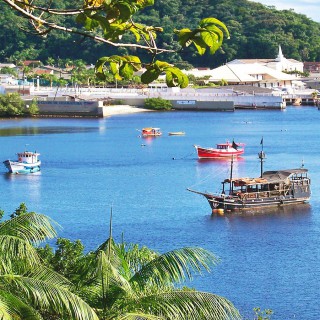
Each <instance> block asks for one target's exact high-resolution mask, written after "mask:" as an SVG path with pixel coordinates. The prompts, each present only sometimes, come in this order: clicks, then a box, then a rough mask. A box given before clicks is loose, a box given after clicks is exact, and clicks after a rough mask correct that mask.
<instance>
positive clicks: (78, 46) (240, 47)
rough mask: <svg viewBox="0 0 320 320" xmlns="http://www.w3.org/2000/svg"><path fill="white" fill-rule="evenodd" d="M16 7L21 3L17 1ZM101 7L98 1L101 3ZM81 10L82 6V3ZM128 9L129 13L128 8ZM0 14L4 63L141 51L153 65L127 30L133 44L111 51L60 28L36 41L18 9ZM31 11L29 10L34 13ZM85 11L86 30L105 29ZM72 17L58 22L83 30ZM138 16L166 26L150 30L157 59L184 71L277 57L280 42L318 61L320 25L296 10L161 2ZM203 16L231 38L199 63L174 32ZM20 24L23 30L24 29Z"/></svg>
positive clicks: (225, 0)
mask: <svg viewBox="0 0 320 320" xmlns="http://www.w3.org/2000/svg"><path fill="white" fill-rule="evenodd" d="M139 2H140V3H142V4H143V5H146V4H148V3H151V1H139ZM14 3H16V4H19V2H18V1H15V2H14ZM20 3H21V6H22V7H23V6H24V7H26V4H27V3H29V2H27V1H22V0H21V1H20ZM32 3H34V2H32ZM50 3H54V7H55V9H59V10H66V11H67V10H69V9H70V8H72V4H73V3H74V2H72V1H71V0H67V1H62V0H56V1H54V2H50ZM91 3H95V1H91V2H90V1H86V2H85V3H84V5H85V4H87V5H89V4H91ZM97 3H100V2H99V1H97ZM106 3H107V4H108V5H109V6H110V5H111V2H110V1H106ZM112 3H113V4H114V3H115V4H116V5H118V6H119V5H120V3H122V4H123V5H122V12H123V18H124V13H125V12H127V13H128V12H130V10H131V9H130V10H129V7H128V6H127V2H124V1H121V2H120V1H112ZM131 3H135V2H134V1H132V2H131ZM114 6H115V5H114ZM80 7H81V4H79V8H80ZM124 8H127V9H126V10H124ZM130 8H132V7H130ZM0 10H1V16H0V26H1V30H2V32H1V34H0V61H6V59H9V61H12V62H14V63H17V62H19V61H23V60H25V59H40V60H42V61H46V60H47V59H48V57H52V58H54V59H55V61H56V63H55V65H56V66H57V65H59V63H57V61H60V60H62V59H65V60H66V59H72V60H75V59H83V60H85V61H86V62H87V63H95V61H96V60H97V59H99V58H100V57H101V56H108V57H111V56H113V55H115V56H122V55H124V56H132V55H137V53H139V57H140V60H141V61H150V57H149V56H150V55H148V54H147V53H146V52H143V50H141V49H140V48H138V47H134V46H133V44H134V42H135V39H136V38H135V37H136V36H138V35H136V33H133V32H132V31H129V34H124V35H123V36H122V38H121V42H124V43H127V44H129V43H131V45H132V46H126V47H118V46H108V47H107V46H106V45H105V44H103V43H99V42H94V41H90V40H89V39H87V40H86V39H85V38H84V37H83V36H82V35H80V34H70V33H65V32H60V31H59V30H51V31H50V32H49V33H45V34H43V36H42V37H38V36H37V35H35V34H34V33H25V32H24V29H26V28H27V29H29V27H28V24H27V23H26V20H23V19H22V18H21V17H19V16H17V15H15V11H14V10H12V9H11V8H10V7H9V6H7V5H6V4H5V3H4V2H3V1H1V2H0ZM79 10H80V9H79ZM33 12H34V11H32V10H30V13H33ZM86 12H87V15H86V14H82V15H80V17H79V18H78V20H80V21H79V22H81V23H83V22H84V23H85V25H84V26H85V27H86V28H89V29H90V28H93V30H94V28H95V26H97V27H98V25H99V28H100V30H102V28H103V26H102V27H100V24H103V23H102V20H101V21H98V20H97V19H100V18H98V16H95V18H97V19H96V20H95V19H94V18H93V19H92V18H91V15H90V12H91V13H92V15H94V14H93V11H90V10H89V9H88V10H87V11H86ZM113 12H115V11H113ZM74 16H75V15H67V16H63V15H60V16H58V17H57V16H56V17H55V20H54V21H57V22H59V23H60V24H63V25H64V26H66V27H76V26H78V27H79V26H81V25H80V24H78V25H77V24H76V23H75V22H74ZM88 16H89V17H88ZM134 16H135V19H136V23H137V24H140V25H143V24H144V25H146V26H148V25H153V26H157V27H158V28H161V27H163V29H162V30H161V29H159V30H156V31H154V30H152V32H155V33H156V35H157V38H156V39H155V40H156V41H157V45H158V47H159V48H162V49H166V50H167V51H163V52H162V54H161V55H159V59H160V60H163V61H166V62H169V63H173V64H174V65H175V66H176V67H181V68H184V66H182V65H189V66H190V64H191V65H193V66H195V67H216V66H218V65H221V64H223V63H225V62H226V61H230V60H233V59H236V58H275V57H276V55H277V52H278V45H279V44H280V45H281V46H282V49H283V52H284V54H285V56H286V57H290V58H294V59H297V60H299V61H320V23H317V22H314V21H312V20H310V19H308V18H307V17H306V16H305V15H302V14H297V13H295V12H294V11H293V10H283V11H278V10H276V9H275V7H272V6H264V5H262V4H259V3H256V2H252V1H247V0H239V1H237V2H236V3H235V2H234V1H233V0H221V1H207V0H199V1H194V0H186V1H179V0H168V1H160V0H158V1H155V2H154V6H145V7H144V8H143V9H142V10H138V11H137V12H136V13H135V15H134ZM87 17H88V19H87ZM205 17H216V18H218V19H219V20H220V21H223V22H224V24H225V25H226V26H227V27H228V30H229V32H230V35H231V37H230V39H229V40H228V41H224V42H223V45H222V47H221V48H220V49H219V50H218V51H217V52H216V54H215V55H214V58H213V57H212V55H209V54H207V53H205V54H204V55H203V56H202V57H201V59H199V56H198V55H197V54H196V48H195V47H194V45H190V46H189V47H188V48H187V50H179V49H180V47H179V42H178V41H179V39H178V38H177V35H176V34H175V33H174V30H175V29H177V30H183V29H185V28H186V26H187V27H188V28H189V29H190V30H195V29H196V28H197V27H198V26H199V22H200V21H201V20H202V19H204V18H205ZM16 26H21V28H17V27H16ZM106 26H108V24H106ZM119 26H120V25H119ZM40 27H41V26H40ZM112 28H113V24H112ZM105 30H107V29H105ZM131 30H133V29H131ZM160 30H161V32H160ZM116 31H117V32H116ZM120 31H121V30H118V29H115V32H114V37H116V36H117V35H118V36H119V37H121V36H120V35H119V32H120ZM149 31H150V30H149ZM89 32H91V31H89ZM121 32H123V30H122V31H121ZM121 32H120V33H121ZM142 32H143V31H142ZM145 32H146V31H145ZM150 32H151V31H150ZM101 34H102V33H101ZM152 34H153V33H151V35H152ZM140 37H141V35H140ZM12 39H14V41H12ZM150 40H151V38H150ZM172 50H173V51H172ZM177 50H178V51H177ZM60 66H61V65H60Z"/></svg>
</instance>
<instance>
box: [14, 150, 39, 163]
mask: <svg viewBox="0 0 320 320" xmlns="http://www.w3.org/2000/svg"><path fill="white" fill-rule="evenodd" d="M17 155H18V161H19V162H24V163H35V162H37V161H38V156H40V153H36V152H29V151H24V152H19V153H17Z"/></svg>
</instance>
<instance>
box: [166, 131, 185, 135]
mask: <svg viewBox="0 0 320 320" xmlns="http://www.w3.org/2000/svg"><path fill="white" fill-rule="evenodd" d="M185 134H186V133H185V132H184V131H175V132H169V136H184V135H185Z"/></svg>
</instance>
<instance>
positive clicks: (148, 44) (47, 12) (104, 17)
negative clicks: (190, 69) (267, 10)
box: [2, 0, 229, 88]
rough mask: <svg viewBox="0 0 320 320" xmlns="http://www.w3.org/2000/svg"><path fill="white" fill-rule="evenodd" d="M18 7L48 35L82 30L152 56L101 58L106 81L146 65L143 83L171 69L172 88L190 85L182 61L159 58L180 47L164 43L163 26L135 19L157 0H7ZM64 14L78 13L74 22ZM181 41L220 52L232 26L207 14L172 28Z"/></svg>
mask: <svg viewBox="0 0 320 320" xmlns="http://www.w3.org/2000/svg"><path fill="white" fill-rule="evenodd" d="M2 1H3V2H4V3H6V4H7V5H8V6H10V7H11V8H12V10H14V11H15V12H17V13H18V14H20V15H21V16H22V17H24V18H25V19H27V20H28V22H29V28H30V30H33V32H35V33H36V34H38V35H40V36H47V35H48V33H50V32H51V31H52V30H58V31H63V32H67V33H72V34H78V35H80V36H82V37H84V38H91V39H92V40H94V41H98V42H102V43H105V44H106V45H109V46H113V47H124V48H131V49H139V50H143V51H147V52H148V53H149V55H150V58H149V59H148V60H149V61H141V60H140V58H139V56H137V55H124V56H119V55H113V56H110V57H101V58H100V59H98V61H97V63H96V69H95V70H96V74H97V76H98V78H99V79H101V80H103V79H105V77H106V73H108V72H109V71H111V73H112V74H113V76H114V77H115V79H117V80H122V79H131V78H132V77H133V74H134V72H136V71H139V70H141V69H143V70H144V73H143V74H142V76H141V80H142V82H143V83H145V84H148V83H151V82H152V81H154V80H156V79H157V78H158V77H159V76H160V74H162V73H165V75H166V83H167V85H168V86H169V87H174V86H179V87H181V88H185V87H186V86H187V85H188V78H187V76H186V75H185V74H184V73H183V72H182V71H181V70H180V69H179V68H177V67H176V66H174V65H172V64H169V63H168V62H165V61H161V60H158V59H157V56H158V55H160V54H163V53H168V52H171V53H172V52H174V50H168V49H165V48H161V47H159V46H158V44H157V36H158V34H159V33H161V32H163V28H162V27H161V26H148V25H144V24H142V23H137V22H135V21H134V17H135V16H136V15H137V14H138V13H139V12H141V11H142V10H143V9H144V8H146V7H148V6H152V5H154V0H84V1H83V3H82V6H81V7H79V8H77V7H75V8H66V9H57V8H55V7H54V2H53V1H52V2H51V1H49V3H48V4H47V6H43V5H41V4H42V2H41V1H40V0H2ZM61 17H65V18H66V17H75V19H74V20H75V24H74V25H73V26H72V27H70V26H68V24H66V23H63V20H62V19H61ZM172 32H173V33H174V34H175V35H176V37H177V38H178V42H179V44H180V46H181V48H179V49H178V50H181V49H185V48H187V47H188V46H190V45H194V46H195V47H196V49H197V52H198V53H199V54H200V55H203V54H204V53H205V52H206V51H207V50H209V52H210V54H214V53H215V52H216V51H217V50H218V49H219V48H220V47H221V45H222V42H223V40H224V37H225V36H226V37H228V38H229V31H228V29H227V27H226V25H225V24H224V23H223V22H221V21H219V20H218V19H215V18H205V19H202V20H201V21H200V22H199V25H198V27H197V28H195V29H193V30H191V29H188V28H184V29H181V30H172ZM128 34H131V35H133V36H134V40H133V43H131V42H130V41H125V40H124V39H125V36H126V35H128Z"/></svg>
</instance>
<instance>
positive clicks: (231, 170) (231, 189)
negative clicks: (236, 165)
mask: <svg viewBox="0 0 320 320" xmlns="http://www.w3.org/2000/svg"><path fill="white" fill-rule="evenodd" d="M232 178H233V155H232V157H231V168H230V190H229V194H232V192H233V183H232Z"/></svg>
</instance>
